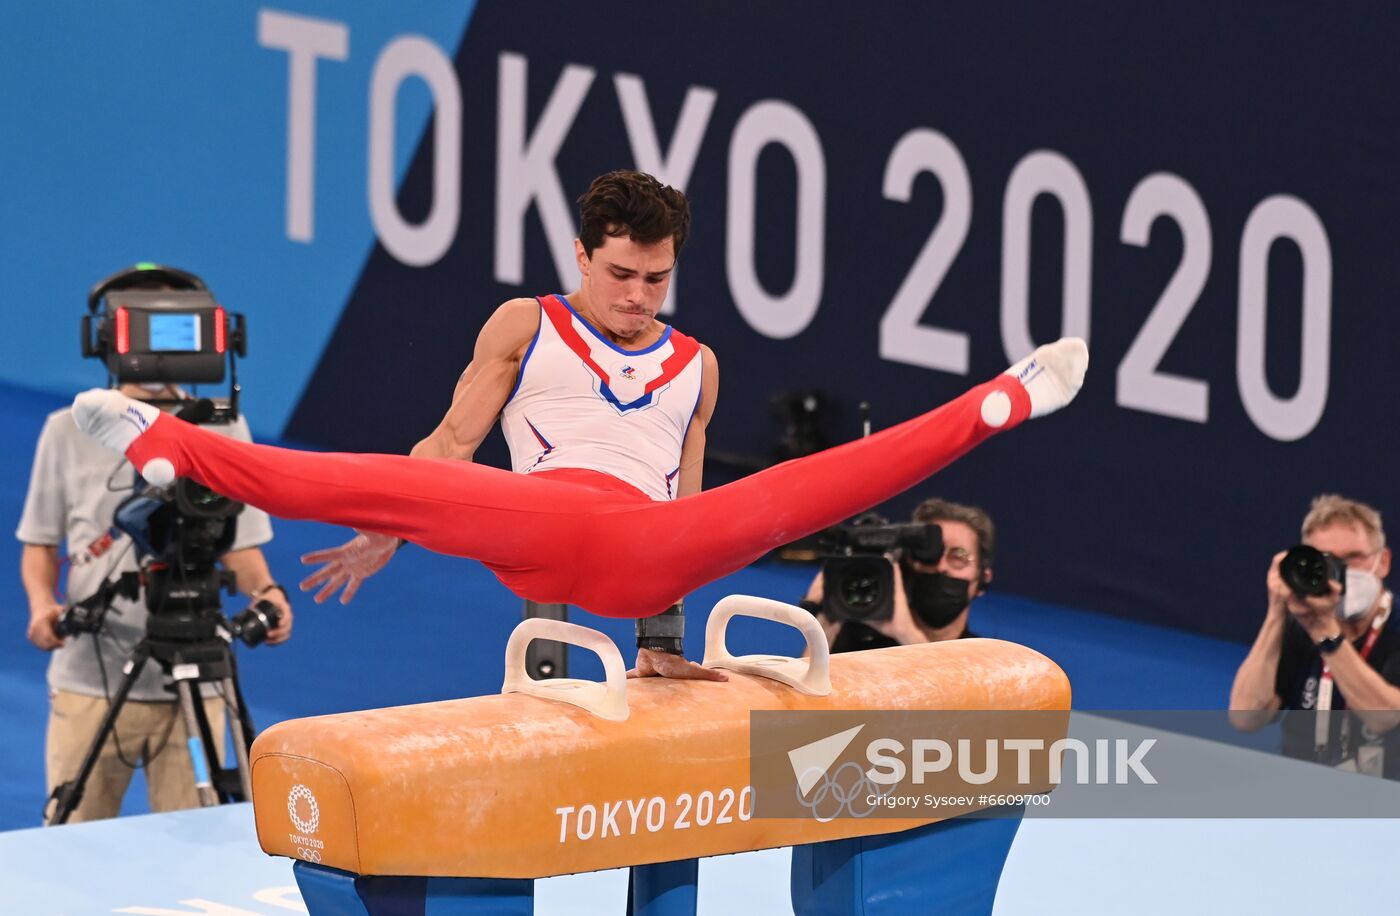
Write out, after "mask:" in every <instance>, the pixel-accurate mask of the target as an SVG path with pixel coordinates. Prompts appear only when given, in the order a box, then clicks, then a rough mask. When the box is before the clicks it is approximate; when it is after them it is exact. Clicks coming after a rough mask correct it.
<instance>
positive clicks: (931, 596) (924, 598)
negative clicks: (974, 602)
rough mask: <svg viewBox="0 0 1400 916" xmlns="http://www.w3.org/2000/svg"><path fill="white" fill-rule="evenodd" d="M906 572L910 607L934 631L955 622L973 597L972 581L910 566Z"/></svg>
mask: <svg viewBox="0 0 1400 916" xmlns="http://www.w3.org/2000/svg"><path fill="white" fill-rule="evenodd" d="M903 573H904V594H905V596H906V597H907V598H908V599H909V609H910V610H911V611H913V612H914V614H915V616H917V617H918V618H919V619H920V620H922V621H923V622H924V624H925V625H926V626H930V627H933V628H934V629H935V630H936V629H939V628H940V627H946V626H947V625H948V624H950V623H952V622H953V621H954V620H955V619H956V618H957V616H958V615H959V614H961V613H962V612H963V610H964V609H965V608H966V607H967V605H968V602H969V601H970V600H971V599H970V598H969V597H968V592H969V591H970V590H971V587H972V583H971V582H968V581H967V580H966V579H957V578H954V577H953V576H949V575H946V574H944V573H919V572H912V571H910V570H908V569H905V570H903Z"/></svg>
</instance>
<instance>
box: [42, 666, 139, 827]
mask: <svg viewBox="0 0 1400 916" xmlns="http://www.w3.org/2000/svg"><path fill="white" fill-rule="evenodd" d="M150 657H151V653H150V649H149V648H148V647H147V646H146V644H145V643H138V644H137V646H136V648H135V649H134V650H132V653H131V658H130V659H128V661H127V663H126V667H124V668H123V669H122V681H121V683H120V684H119V685H118V686H117V692H116V695H115V696H113V697H112V704H111V705H110V706H109V707H107V715H105V716H103V718H102V724H101V725H100V726H98V728H97V736H96V737H95V738H93V740H92V744H91V745H90V746H89V747H88V750H87V754H86V755H84V757H83V762H82V765H81V766H79V767H78V775H77V776H74V777H73V779H72V780H70V781H68V782H65V783H61V784H60V785H58V786H57V787H56V788H55V789H54V790H53V794H52V795H50V796H49V800H48V804H47V805H45V807H46V808H48V807H49V806H52V812H51V813H50V814H49V816H48V818H47V819H46V820H45V823H47V824H48V825H50V826H53V825H55V824H65V823H67V822H68V818H70V817H72V816H73V812H74V811H76V810H77V808H78V805H80V804H82V802H83V788H84V786H86V785H87V781H88V777H89V776H91V775H92V770H93V767H95V766H96V765H97V758H98V757H100V756H101V755H102V746H103V745H105V744H106V743H107V737H108V736H109V735H111V734H112V730H113V729H114V728H115V727H116V724H117V716H118V715H120V714H121V711H122V707H123V706H124V705H126V698H127V695H128V694H130V693H131V688H132V686H133V685H134V684H135V683H136V679H137V678H138V677H140V676H141V669H142V668H144V667H145V666H146V660H147V659H149V658H150Z"/></svg>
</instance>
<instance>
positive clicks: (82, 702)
mask: <svg viewBox="0 0 1400 916" xmlns="http://www.w3.org/2000/svg"><path fill="white" fill-rule="evenodd" d="M49 699H50V704H49V731H48V742H47V745H46V747H45V754H44V757H45V764H46V769H47V771H48V772H47V775H48V784H49V792H50V794H52V792H53V790H54V787H56V786H58V785H59V784H61V783H64V782H67V781H68V780H70V779H73V778H74V777H75V776H77V775H78V769H79V767H81V766H82V763H83V756H84V755H85V754H86V753H87V750H88V747H89V746H91V744H92V741H93V739H94V738H95V737H96V736H97V729H98V728H99V727H100V726H101V724H102V717H103V716H105V715H106V714H107V709H108V703H107V700H106V699H105V698H103V697H90V696H84V695H83V694H78V693H69V692H67V691H64V690H56V691H52V692H51V693H50V698H49ZM204 711H205V714H206V715H207V716H208V717H209V729H210V732H211V733H212V734H213V735H214V741H215V744H216V745H217V747H218V752H219V760H220V761H222V760H223V758H224V742H225V741H226V740H227V738H226V736H225V734H224V701H223V700H221V699H219V698H217V697H214V698H211V699H206V700H205V701H204ZM188 737H189V736H188V734H187V732H186V730H185V723H184V717H183V716H181V714H180V704H179V703H177V702H175V701H173V700H172V701H170V702H159V703H151V702H140V701H137V700H127V702H126V705H124V706H123V707H122V711H121V714H120V715H119V716H117V721H116V724H115V726H114V728H113V734H112V735H110V736H108V738H107V741H106V743H104V744H103V746H102V751H101V753H100V754H99V756H98V758H97V764H96V765H95V766H94V767H93V769H92V774H91V775H90V776H89V777H88V781H87V785H86V786H85V787H84V789H83V800H82V803H81V804H79V805H78V807H77V809H76V810H75V811H74V812H73V814H72V815H71V816H70V817H69V818H68V823H70V824H76V823H78V822H80V821H95V820H101V819H102V818H108V817H116V816H117V813H118V812H119V811H120V810H121V805H122V797H123V796H124V795H126V790H127V787H128V786H129V785H130V784H131V774H132V772H133V770H132V768H131V767H129V766H127V764H126V763H125V762H123V761H122V759H121V757H118V755H117V746H118V744H120V746H121V756H122V757H125V758H126V760H127V761H129V762H131V763H133V764H136V765H138V766H141V767H142V768H143V769H145V771H146V795H147V798H148V799H149V800H150V804H151V810H152V811H178V810H180V809H182V808H196V807H198V806H199V794H198V793H197V792H196V791H195V786H194V767H193V765H192V764H191V763H190V752H189V747H188V744H187V740H188ZM113 738H115V739H116V740H115V741H114V740H113Z"/></svg>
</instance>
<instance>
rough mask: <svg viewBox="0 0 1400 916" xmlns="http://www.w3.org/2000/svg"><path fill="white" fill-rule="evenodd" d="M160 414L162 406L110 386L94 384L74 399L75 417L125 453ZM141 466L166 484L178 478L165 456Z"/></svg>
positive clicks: (94, 435) (143, 472)
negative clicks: (128, 395)
mask: <svg viewBox="0 0 1400 916" xmlns="http://www.w3.org/2000/svg"><path fill="white" fill-rule="evenodd" d="M159 416H160V408H158V407H154V406H152V405H150V404H146V403H143V402H141V401H137V400H134V399H132V398H129V397H127V396H126V395H124V394H122V393H121V392H120V391H113V390H112V389H110V388H93V389H91V390H89V391H84V392H83V393H82V394H80V395H78V396H77V397H76V398H74V399H73V421H74V422H75V423H77V424H78V428H79V429H81V430H82V431H83V432H85V433H87V434H88V435H89V436H91V437H92V438H94V439H96V440H97V441H98V442H99V443H101V444H102V445H105V446H106V447H107V448H109V449H111V450H112V451H114V452H120V453H122V454H125V453H126V450H127V448H128V447H129V446H130V445H131V443H133V442H135V441H136V437H137V436H139V435H141V434H142V433H144V432H145V431H146V430H148V429H150V428H151V424H152V423H154V422H155V421H156V418H157V417H159ZM138 470H140V471H141V476H142V477H145V478H146V479H147V480H148V481H150V482H151V483H153V484H155V485H156V486H165V485H167V484H169V483H170V482H171V481H172V480H174V479H175V468H174V465H172V464H171V463H170V462H169V461H168V460H166V459H164V458H154V459H152V460H151V461H149V462H147V463H146V467H144V468H138Z"/></svg>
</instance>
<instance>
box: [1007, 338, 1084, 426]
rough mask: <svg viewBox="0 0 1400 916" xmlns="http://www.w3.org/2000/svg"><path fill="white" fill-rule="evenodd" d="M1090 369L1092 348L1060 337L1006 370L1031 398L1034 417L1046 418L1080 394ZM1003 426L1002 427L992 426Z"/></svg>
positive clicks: (1074, 339) (1077, 340)
mask: <svg viewBox="0 0 1400 916" xmlns="http://www.w3.org/2000/svg"><path fill="white" fill-rule="evenodd" d="M1088 368H1089V345H1088V344H1086V343H1085V342H1084V341H1083V340H1080V339H1079V338H1078V337H1061V338H1060V339H1059V340H1057V341H1055V342H1054V343H1050V344H1044V345H1043V346H1039V347H1036V349H1035V352H1034V353H1032V354H1031V355H1030V356H1027V357H1026V358H1025V359H1023V360H1021V361H1020V362H1019V363H1017V364H1016V365H1014V366H1012V367H1011V368H1010V369H1007V370H1006V372H1005V373H1003V374H1005V375H1010V376H1013V377H1015V378H1016V379H1017V380H1018V381H1019V382H1020V383H1021V385H1022V386H1024V387H1025V389H1026V394H1028V395H1030V398H1031V416H1032V417H1043V416H1045V415H1046V414H1047V413H1054V412H1055V411H1057V410H1059V409H1060V408H1061V407H1064V406H1065V405H1066V404H1068V403H1069V402H1070V401H1073V400H1074V396H1075V395H1076V394H1078V393H1079V388H1080V386H1081V385H1083V384H1084V373H1085V371H1087V370H1088ZM993 425H998V426H999V425H1000V424H993Z"/></svg>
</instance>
